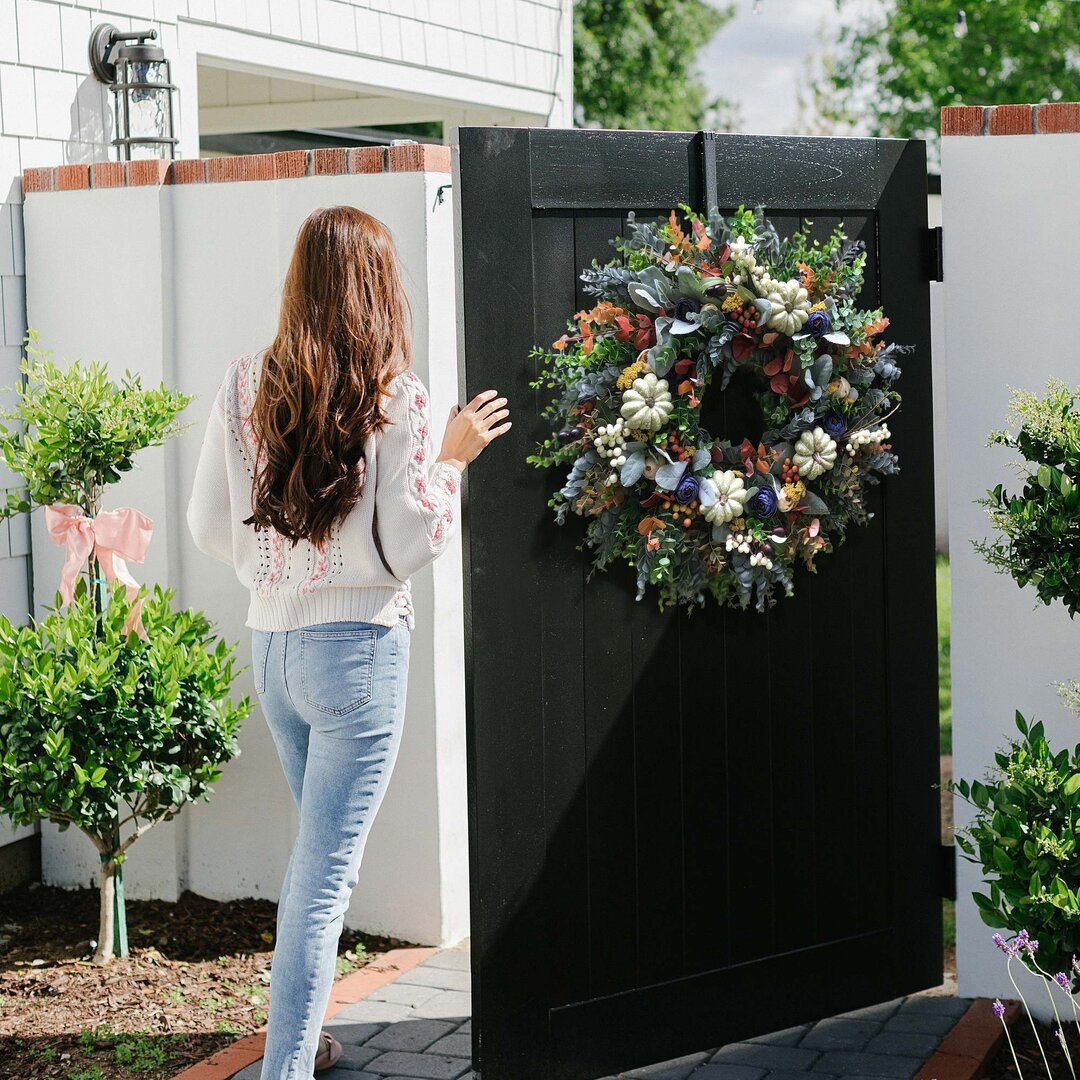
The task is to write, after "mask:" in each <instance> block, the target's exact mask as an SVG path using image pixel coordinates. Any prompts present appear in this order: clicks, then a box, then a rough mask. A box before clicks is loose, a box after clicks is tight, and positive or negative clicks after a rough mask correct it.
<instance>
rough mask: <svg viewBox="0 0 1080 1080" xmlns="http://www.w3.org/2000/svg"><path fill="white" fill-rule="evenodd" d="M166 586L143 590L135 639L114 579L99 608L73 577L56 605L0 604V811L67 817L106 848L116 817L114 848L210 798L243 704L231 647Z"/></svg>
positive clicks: (28, 817) (230, 751) (27, 817)
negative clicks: (71, 590)
mask: <svg viewBox="0 0 1080 1080" xmlns="http://www.w3.org/2000/svg"><path fill="white" fill-rule="evenodd" d="M172 595H173V594H172V593H171V592H165V591H164V590H162V589H161V588H160V587H159V588H155V589H154V591H153V593H152V594H151V595H150V596H148V597H147V598H146V601H145V603H144V605H143V610H142V618H143V625H144V627H145V629H146V635H147V636H146V639H145V640H144V639H142V638H140V637H138V636H136V635H135V634H126V633H124V629H123V627H124V620H125V619H126V618H127V615H128V611H129V609H130V604H129V602H128V599H127V596H126V595H125V592H124V589H123V586H120V585H118V586H117V587H116V588H115V589H114V590H113V592H112V595H111V597H110V602H109V603H108V604H107V606H106V608H105V611H104V613H103V615H102V616H101V617H100V618H99V617H98V615H97V613H96V612H95V610H94V605H93V604H92V603H91V602H90V599H89V597H88V595H87V591H86V587H85V584H84V583H82V582H80V584H79V586H78V588H77V590H76V595H75V598H74V599H73V600H72V602H71V603H70V604H69V605H68V606H67V607H65V608H63V609H60V608H59V606H58V607H57V609H55V610H52V611H49V612H48V613H47V614H46V615H45V617H44V618H42V619H38V620H36V621H35V622H33V623H31V624H30V625H29V626H17V625H14V624H12V623H11V622H10V621H9V620H8V619H7V618H5V617H4V616H2V615H0V811H3V812H6V813H7V814H9V815H10V816H11V817H12V818H14V819H15V820H16V821H19V822H23V823H29V822H31V821H33V820H34V819H35V818H38V817H47V818H48V819H49V820H51V821H55V822H58V823H59V824H60V827H61V828H62V829H66V828H68V827H69V826H71V825H74V826H76V827H77V828H79V829H81V830H82V831H83V832H85V833H86V835H87V836H89V837H90V839H91V841H93V843H94V846H95V847H96V848H97V849H98V851H99V852H100V853H101V854H102V855H103V856H104V855H109V854H110V853H112V852H113V848H114V843H115V838H116V836H117V834H118V832H119V830H120V829H121V828H126V827H127V826H130V832H129V833H128V835H127V836H126V837H125V839H123V840H122V841H121V842H120V844H119V848H120V852H119V853H120V854H122V853H123V852H125V851H126V850H127V849H128V848H129V847H130V846H131V844H132V843H133V842H134V840H135V839H136V838H137V836H139V835H141V834H142V833H144V832H145V831H146V830H147V829H149V828H150V827H151V826H152V825H154V824H155V823H156V822H158V821H166V820H168V819H170V818H172V817H174V816H175V815H176V814H177V813H178V812H179V810H180V808H181V806H183V804H184V803H186V802H190V801H192V800H194V799H198V798H206V797H208V795H209V793H210V790H211V789H210V785H211V784H212V783H213V782H214V781H216V780H217V779H218V777H219V776H220V775H221V766H222V765H223V764H224V763H225V762H226V761H228V760H229V759H230V758H231V757H233V756H235V755H236V754H237V753H238V752H239V748H238V746H237V732H238V727H239V724H240V721H241V720H242V719H243V718H244V717H245V716H246V715H247V713H248V711H249V709H250V706H249V703H248V700H247V699H246V698H244V699H242V700H241V701H240V702H239V703H238V704H236V705H233V704H232V703H231V702H230V701H229V700H228V698H227V695H228V692H229V687H230V685H231V683H232V680H233V676H234V674H235V668H234V664H235V659H234V656H233V649H232V648H230V647H228V646H227V645H226V644H225V642H224V641H218V640H217V639H215V637H214V636H213V631H212V628H211V626H210V623H209V621H208V620H207V618H206V616H204V615H202V614H201V613H199V612H196V611H190V610H187V611H185V610H180V611H177V610H175V609H174V608H173V606H172V602H171V601H172ZM120 802H123V803H125V804H126V805H127V808H128V813H127V815H126V816H125V817H123V818H120V817H119V812H118V803H120Z"/></svg>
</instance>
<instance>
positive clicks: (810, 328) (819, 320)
mask: <svg viewBox="0 0 1080 1080" xmlns="http://www.w3.org/2000/svg"><path fill="white" fill-rule="evenodd" d="M806 332H807V333H808V334H810V335H811V336H812V337H818V338H819V337H821V335H822V334H827V333H828V332H829V316H828V315H826V314H825V312H824V311H811V312H810V316H809V318H808V319H807V320H806Z"/></svg>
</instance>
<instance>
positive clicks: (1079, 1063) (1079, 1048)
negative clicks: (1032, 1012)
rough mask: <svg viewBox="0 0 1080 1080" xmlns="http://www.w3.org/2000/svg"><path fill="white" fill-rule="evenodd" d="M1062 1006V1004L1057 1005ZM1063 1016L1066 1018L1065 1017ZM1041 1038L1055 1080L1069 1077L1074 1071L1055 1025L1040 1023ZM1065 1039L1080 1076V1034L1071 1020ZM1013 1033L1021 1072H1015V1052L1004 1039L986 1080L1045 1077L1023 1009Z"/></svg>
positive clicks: (987, 1070) (1012, 1025)
mask: <svg viewBox="0 0 1080 1080" xmlns="http://www.w3.org/2000/svg"><path fill="white" fill-rule="evenodd" d="M1060 1007H1061V1005H1060V1003H1059V1005H1058V1008H1060ZM1062 1019H1064V1017H1062ZM1037 1026H1038V1029H1039V1039H1040V1040H1041V1041H1042V1045H1043V1049H1044V1050H1045V1051H1046V1061H1047V1063H1048V1064H1049V1066H1050V1075H1051V1076H1053V1077H1054V1080H1059V1078H1060V1080H1069V1078H1070V1077H1071V1075H1072V1074H1071V1072H1070V1070H1069V1063H1068V1061H1067V1060H1066V1059H1065V1052H1064V1051H1063V1050H1062V1049H1061V1045H1060V1043H1059V1042H1058V1040H1057V1036H1055V1034H1054V1027H1052V1026H1050V1025H1047V1024H1038V1025H1037ZM1064 1030H1065V1038H1066V1041H1067V1042H1068V1045H1069V1053H1070V1054H1071V1055H1072V1060H1073V1066H1074V1068H1076V1069H1077V1075H1078V1076H1080V1033H1078V1032H1077V1030H1076V1024H1074V1023H1073V1022H1072V1021H1069V1022H1068V1023H1066V1025H1065V1029H1064ZM1009 1032H1010V1034H1011V1035H1012V1041H1013V1046H1014V1047H1015V1048H1016V1057H1017V1060H1018V1061H1019V1062H1020V1069H1021V1072H1019V1073H1018V1072H1017V1071H1016V1064H1015V1062H1014V1061H1013V1056H1012V1052H1011V1051H1010V1050H1009V1044H1008V1042H1005V1041H1003V1042H1002V1044H1001V1047H1000V1049H999V1050H998V1052H997V1054H996V1055H995V1056H994V1058H993V1059H992V1060H991V1061H990V1062H989V1063H988V1065H987V1067H986V1080H1019V1078H1020V1077H1021V1076H1023V1080H1045V1078H1046V1065H1044V1064H1043V1059H1042V1054H1041V1053H1040V1052H1039V1046H1038V1043H1037V1042H1036V1041H1035V1035H1034V1033H1033V1032H1032V1030H1031V1024H1030V1022H1029V1021H1028V1018H1027V1015H1026V1014H1025V1013H1023V1012H1021V1013H1020V1014H1019V1015H1018V1016H1017V1018H1016V1019H1015V1020H1014V1021H1013V1023H1012V1024H1011V1025H1010V1027H1009Z"/></svg>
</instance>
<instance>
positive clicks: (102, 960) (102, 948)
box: [94, 859, 116, 964]
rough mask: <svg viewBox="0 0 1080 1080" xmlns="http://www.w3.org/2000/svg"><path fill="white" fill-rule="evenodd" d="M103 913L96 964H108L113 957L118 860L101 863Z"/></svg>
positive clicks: (100, 919)
mask: <svg viewBox="0 0 1080 1080" xmlns="http://www.w3.org/2000/svg"><path fill="white" fill-rule="evenodd" d="M100 891H101V913H100V917H99V921H98V941H97V949H95V951H94V963H95V964H107V963H108V962H109V961H110V960H111V959H112V958H113V941H114V936H115V933H116V860H115V859H110V860H109V861H108V862H104V863H102V864H101V890H100Z"/></svg>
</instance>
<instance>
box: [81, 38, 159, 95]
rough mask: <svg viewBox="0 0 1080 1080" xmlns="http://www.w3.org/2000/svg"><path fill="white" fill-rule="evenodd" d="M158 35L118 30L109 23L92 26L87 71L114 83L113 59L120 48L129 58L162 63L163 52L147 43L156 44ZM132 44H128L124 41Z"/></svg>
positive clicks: (109, 84) (114, 64)
mask: <svg viewBox="0 0 1080 1080" xmlns="http://www.w3.org/2000/svg"><path fill="white" fill-rule="evenodd" d="M157 36H158V32H157V31H156V30H154V29H151V28H147V29H146V30H128V31H123V30H119V29H117V28H116V27H115V26H113V25H112V23H102V24H101V25H100V26H95V27H94V29H93V31H92V32H91V34H90V47H89V49H88V52H89V55H90V70H91V71H93V73H94V76H95V77H96V78H97V79H98V80H99V81H100V82H103V83H106V84H107V85H108V86H114V85H115V84H116V56H117V51H118V50H119V49H121V48H124V49H126V54H127V55H128V56H130V57H131V59H133V60H134V59H138V60H147V61H156V60H164V59H165V53H164V52H163V51H162V50H161V49H160V48H158V46H156V45H148V44H147V42H149V41H156V40H157ZM129 41H130V42H135V44H134V45H127V44H126V43H127V42H129Z"/></svg>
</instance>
